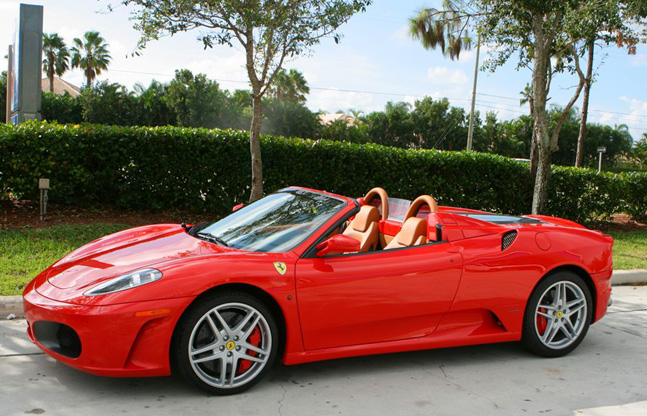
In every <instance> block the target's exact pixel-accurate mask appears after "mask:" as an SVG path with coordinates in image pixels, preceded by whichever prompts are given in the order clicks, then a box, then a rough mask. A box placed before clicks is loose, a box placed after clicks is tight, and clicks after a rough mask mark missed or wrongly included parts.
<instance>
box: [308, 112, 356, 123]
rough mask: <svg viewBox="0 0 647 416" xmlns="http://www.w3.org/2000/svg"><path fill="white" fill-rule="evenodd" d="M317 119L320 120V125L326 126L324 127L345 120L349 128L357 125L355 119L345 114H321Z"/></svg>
mask: <svg viewBox="0 0 647 416" xmlns="http://www.w3.org/2000/svg"><path fill="white" fill-rule="evenodd" d="M317 119H318V120H319V123H320V124H322V125H324V126H325V125H328V124H330V123H332V122H335V121H337V120H343V121H345V122H346V124H347V125H349V126H354V125H355V118H353V117H351V116H347V115H346V114H343V113H335V114H319V115H318V116H317Z"/></svg>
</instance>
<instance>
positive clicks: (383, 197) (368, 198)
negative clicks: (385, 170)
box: [364, 188, 389, 221]
mask: <svg viewBox="0 0 647 416" xmlns="http://www.w3.org/2000/svg"><path fill="white" fill-rule="evenodd" d="M376 196H379V197H380V201H382V220H383V221H385V220H386V219H387V218H389V196H388V195H387V194H386V191H385V190H384V189H382V188H373V189H371V190H370V191H368V193H367V194H366V195H365V196H364V202H366V203H367V204H369V205H370V204H371V202H372V201H373V198H375V197H376Z"/></svg>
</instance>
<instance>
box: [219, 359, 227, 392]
mask: <svg viewBox="0 0 647 416" xmlns="http://www.w3.org/2000/svg"><path fill="white" fill-rule="evenodd" d="M226 379H227V359H226V358H225V357H224V356H223V357H222V358H221V360H220V384H222V386H223V387H225V380H226Z"/></svg>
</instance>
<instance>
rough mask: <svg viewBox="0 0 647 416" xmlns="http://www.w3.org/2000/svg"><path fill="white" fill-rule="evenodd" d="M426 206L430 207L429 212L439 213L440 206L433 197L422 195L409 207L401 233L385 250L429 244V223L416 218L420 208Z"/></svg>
mask: <svg viewBox="0 0 647 416" xmlns="http://www.w3.org/2000/svg"><path fill="white" fill-rule="evenodd" d="M425 205H427V206H428V207H429V212H438V204H436V200H435V199H434V198H433V197H432V196H431V195H420V196H419V197H418V198H416V199H415V200H414V201H413V202H412V203H411V205H409V209H407V213H406V214H405V216H404V223H403V224H402V228H401V229H400V232H398V233H397V234H396V235H395V237H393V240H391V242H390V243H389V244H387V245H386V247H384V250H388V249H390V248H400V247H411V246H417V245H420V244H425V243H426V242H427V221H425V220H424V219H422V218H418V217H416V215H418V211H420V208H422V207H423V206H425Z"/></svg>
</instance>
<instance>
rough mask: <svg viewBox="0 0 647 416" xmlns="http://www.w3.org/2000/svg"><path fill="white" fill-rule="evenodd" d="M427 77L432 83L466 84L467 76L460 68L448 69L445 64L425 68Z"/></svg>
mask: <svg viewBox="0 0 647 416" xmlns="http://www.w3.org/2000/svg"><path fill="white" fill-rule="evenodd" d="M427 77H428V78H429V80H430V81H431V83H432V84H452V85H466V84H467V83H468V82H469V78H467V75H465V72H464V71H463V70H462V69H450V68H448V67H446V66H432V67H430V68H429V69H427Z"/></svg>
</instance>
